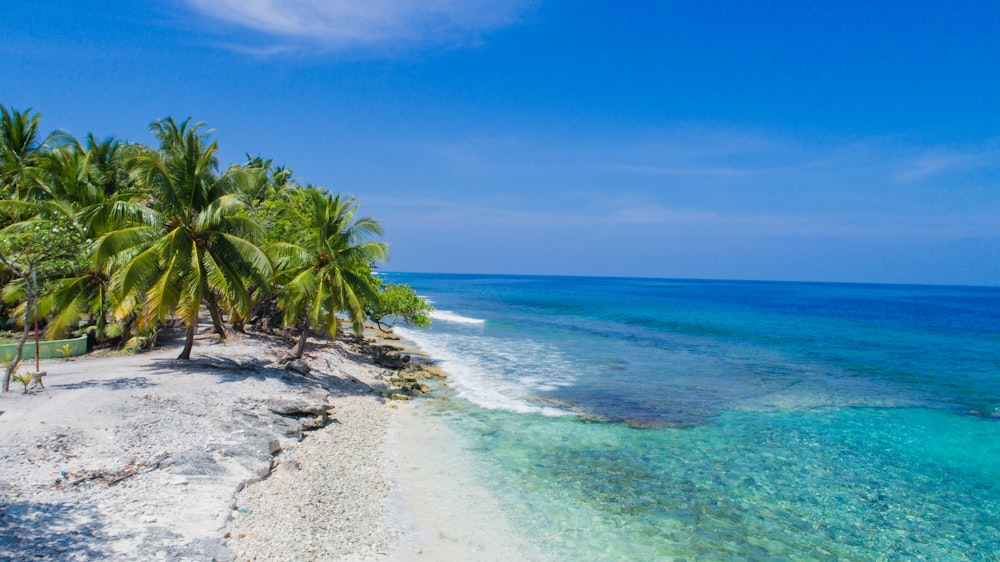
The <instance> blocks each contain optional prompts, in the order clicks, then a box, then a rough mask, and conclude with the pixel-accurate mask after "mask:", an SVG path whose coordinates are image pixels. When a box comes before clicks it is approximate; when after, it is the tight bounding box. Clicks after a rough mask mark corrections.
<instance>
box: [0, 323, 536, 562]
mask: <svg viewBox="0 0 1000 562" xmlns="http://www.w3.org/2000/svg"><path fill="white" fill-rule="evenodd" d="M178 349H179V342H176V343H173V342H166V343H164V344H163V345H162V347H161V348H160V349H157V350H155V351H152V352H148V353H143V354H138V355H113V356H104V357H82V358H78V359H73V360H68V361H67V360H45V361H43V365H42V369H43V370H44V371H46V372H47V373H48V374H47V376H46V378H45V382H46V389H45V390H41V391H36V392H34V393H32V394H29V395H23V394H21V393H20V390H16V391H13V392H10V393H8V394H6V395H4V396H3V397H0V463H2V466H3V470H2V471H0V559H5V560H7V559H9V560H30V559H48V560H109V559H110V560H138V559H142V560H147V559H148V560H234V559H235V560H510V559H522V560H523V559H526V558H532V556H531V555H530V554H529V553H528V552H527V551H525V550H524V548H523V547H522V546H519V545H517V543H516V542H514V541H512V540H511V539H512V537H513V536H514V533H513V532H512V530H511V529H510V527H509V525H508V524H507V523H506V522H505V520H504V518H503V515H502V514H501V513H500V511H499V510H498V509H497V508H496V507H495V506H493V505H492V503H491V499H490V495H489V493H488V492H487V491H486V490H484V489H482V488H478V487H477V486H476V485H475V484H474V483H472V482H471V480H470V479H469V478H467V476H466V475H463V474H462V470H461V466H460V465H453V466H451V467H450V468H449V467H447V466H446V465H447V464H448V463H452V461H453V459H454V458H455V457H453V456H449V455H448V453H447V451H446V450H442V449H440V447H441V445H442V443H446V442H447V441H448V439H447V437H446V436H443V438H435V436H434V435H428V434H427V430H428V428H429V427H430V426H426V425H421V423H419V419H418V417H416V416H415V414H414V412H412V411H408V410H410V409H412V408H413V406H412V405H411V404H409V403H406V402H396V401H387V400H385V399H383V398H382V397H381V396H380V394H379V392H380V391H384V390H385V389H386V383H385V382H384V380H383V379H385V378H388V375H389V374H390V373H389V372H388V371H387V370H386V369H383V368H379V367H376V366H374V365H372V364H371V363H370V362H368V361H367V360H366V358H364V357H363V356H361V355H359V354H357V353H355V352H354V351H353V349H352V347H351V346H350V345H349V344H348V343H345V342H336V343H335V344H330V345H328V346H320V345H315V346H313V347H311V348H310V350H309V351H307V357H306V359H307V363H308V364H309V366H310V367H311V368H312V372H311V373H310V374H309V375H308V376H303V375H299V374H294V373H291V372H288V371H286V370H284V369H282V368H280V364H278V363H277V362H276V361H275V360H276V359H277V358H279V357H281V356H283V355H285V354H286V352H287V349H288V344H286V343H285V342H283V341H281V340H279V339H277V338H269V337H265V336H252V337H251V336H243V335H239V334H233V335H231V337H230V339H229V340H228V341H226V342H225V343H218V342H217V341H215V339H214V336H210V335H207V334H205V335H202V336H200V337H199V341H198V342H197V344H196V347H195V350H194V354H193V355H192V360H191V361H189V362H183V361H177V360H175V359H174V357H175V356H176V355H177V352H178ZM324 416H325V417H326V419H325V421H324ZM310 426H314V427H313V429H310ZM435 431H444V429H443V428H438V429H437V430H435Z"/></svg>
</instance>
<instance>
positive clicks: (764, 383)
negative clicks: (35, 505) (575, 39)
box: [383, 273, 1000, 561]
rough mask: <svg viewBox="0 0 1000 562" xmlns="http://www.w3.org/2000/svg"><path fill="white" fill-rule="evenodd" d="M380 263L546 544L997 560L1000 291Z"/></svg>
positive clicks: (499, 482)
mask: <svg viewBox="0 0 1000 562" xmlns="http://www.w3.org/2000/svg"><path fill="white" fill-rule="evenodd" d="M383 279H384V280H385V281H387V282H392V283H407V284H409V285H411V286H412V287H413V288H414V289H415V290H416V291H417V293H418V294H420V295H422V296H424V297H425V298H427V299H428V300H429V301H431V302H432V303H433V305H434V307H435V308H436V310H435V311H434V313H433V314H432V319H433V323H432V325H431V326H430V327H429V328H426V329H418V328H413V327H405V326H403V327H400V328H398V329H397V330H398V332H399V333H400V334H401V335H402V336H403V337H405V338H406V339H409V340H411V341H412V342H414V343H415V344H417V345H418V346H419V347H420V348H422V349H423V350H424V351H426V352H427V353H428V354H429V355H430V356H431V357H432V358H433V359H434V360H435V361H437V362H439V363H440V364H441V365H442V366H443V367H444V369H445V370H446V371H447V372H448V373H450V377H449V378H448V384H447V386H446V387H440V388H438V389H436V390H435V391H434V392H433V393H432V394H431V395H429V398H425V399H422V400H421V401H420V402H421V404H420V406H419V410H418V415H419V416H422V417H423V418H424V419H426V420H428V421H431V420H432V421H433V423H436V424H439V425H442V426H446V427H447V428H449V431H450V432H451V433H450V435H451V437H450V438H449V439H452V440H453V441H454V442H455V443H456V444H457V447H456V448H455V450H458V451H460V454H461V455H462V456H463V458H462V459H461V462H462V463H465V464H464V465H463V466H467V467H468V470H467V472H468V473H469V474H470V475H471V476H470V477H472V478H474V479H475V480H476V482H478V483H479V484H480V485H482V486H483V487H485V488H486V489H488V490H490V492H491V495H492V499H491V501H495V503H496V505H497V506H498V509H500V510H501V511H502V513H503V516H504V517H505V519H506V520H507V521H509V522H510V524H511V526H512V527H513V528H514V529H516V530H517V533H518V534H519V535H521V536H522V537H523V538H524V540H526V541H528V542H529V543H530V544H532V545H533V546H534V547H535V548H537V549H538V552H539V553H541V555H540V556H539V557H540V558H542V559H546V560H933V561H950V560H993V561H996V560H1000V288H996V287H949V286H910V285H869V284H836V283H793V282H753V281H700V280H676V279H634V278H588V277H536V276H499V275H438V274H402V273H384V274H383ZM449 462H450V461H449Z"/></svg>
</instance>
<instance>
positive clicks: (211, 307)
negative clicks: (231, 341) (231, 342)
mask: <svg viewBox="0 0 1000 562" xmlns="http://www.w3.org/2000/svg"><path fill="white" fill-rule="evenodd" d="M205 300H207V301H208V312H209V314H211V315H212V327H213V328H215V333H216V334H219V337H221V338H222V339H226V328H225V326H223V325H222V313H221V312H219V301H218V299H216V298H215V295H213V294H212V293H211V292H209V293H208V298H207V299H205Z"/></svg>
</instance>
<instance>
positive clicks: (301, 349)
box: [292, 320, 309, 359]
mask: <svg viewBox="0 0 1000 562" xmlns="http://www.w3.org/2000/svg"><path fill="white" fill-rule="evenodd" d="M307 339H309V321H308V320H306V321H305V322H303V323H302V333H301V334H299V343H298V345H296V346H295V351H294V352H293V353H292V355H294V356H295V358H296V359H302V354H303V353H305V351H306V340H307Z"/></svg>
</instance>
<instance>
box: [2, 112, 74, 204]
mask: <svg viewBox="0 0 1000 562" xmlns="http://www.w3.org/2000/svg"><path fill="white" fill-rule="evenodd" d="M41 117H42V116H41V114H39V113H32V112H31V110H30V109H28V110H27V111H25V112H23V113H22V112H20V111H16V110H8V109H7V108H6V107H4V106H2V105H0V197H2V198H4V199H21V200H25V199H30V198H32V196H33V194H34V193H33V192H34V191H35V190H36V189H38V187H39V176H40V174H41V171H40V170H39V168H38V163H39V160H40V159H41V157H42V155H44V154H45V153H46V152H48V151H49V150H51V149H53V148H55V147H57V146H60V145H62V144H63V143H66V142H70V141H71V140H72V139H71V137H69V136H68V135H66V134H65V133H62V132H53V133H50V134H49V135H48V136H47V137H45V138H44V139H40V138H39V137H40V133H39V121H40V120H41Z"/></svg>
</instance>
